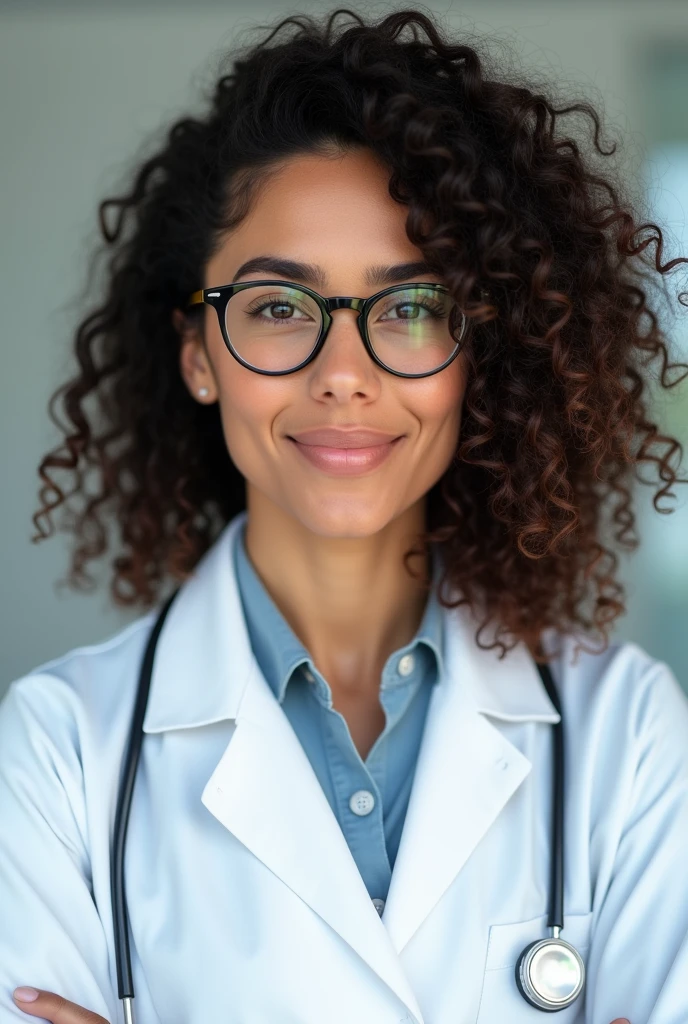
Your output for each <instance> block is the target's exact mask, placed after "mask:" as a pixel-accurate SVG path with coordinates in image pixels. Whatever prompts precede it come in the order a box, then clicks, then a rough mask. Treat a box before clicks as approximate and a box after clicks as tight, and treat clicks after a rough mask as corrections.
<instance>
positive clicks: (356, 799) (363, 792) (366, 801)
mask: <svg viewBox="0 0 688 1024" xmlns="http://www.w3.org/2000/svg"><path fill="white" fill-rule="evenodd" d="M374 806H375V797H374V796H373V794H372V793H370V792H369V791H368V790H367V789H357V790H356V792H355V793H354V794H353V795H352V797H351V799H350V800H349V807H350V808H351V810H352V811H353V812H354V814H358V815H359V816H360V817H362V816H363V815H365V814H370V812H371V811H372V809H373V807H374Z"/></svg>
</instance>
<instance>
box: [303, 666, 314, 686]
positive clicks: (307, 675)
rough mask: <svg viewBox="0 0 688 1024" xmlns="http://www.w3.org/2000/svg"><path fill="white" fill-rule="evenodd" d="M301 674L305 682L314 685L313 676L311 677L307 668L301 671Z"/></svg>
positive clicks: (311, 674)
mask: <svg viewBox="0 0 688 1024" xmlns="http://www.w3.org/2000/svg"><path fill="white" fill-rule="evenodd" d="M303 674H304V676H305V677H306V679H307V681H308V682H309V683H314V682H315V676H314V675H313V673H312V672H311V670H310V669H309V668H305V669H304V670H303Z"/></svg>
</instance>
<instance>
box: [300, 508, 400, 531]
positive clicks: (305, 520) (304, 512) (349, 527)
mask: <svg viewBox="0 0 688 1024" xmlns="http://www.w3.org/2000/svg"><path fill="white" fill-rule="evenodd" d="M400 512H401V510H400V509H396V508H395V509H392V508H390V507H389V506H387V507H385V508H382V507H381V506H380V504H379V502H374V501H373V502H370V503H368V502H363V501H361V500H360V499H359V500H355V499H351V498H349V499H346V500H344V499H341V498H340V499H338V500H328V499H327V498H320V499H319V500H317V501H313V502H310V503H309V504H308V505H307V506H306V507H304V506H302V507H300V508H298V509H297V508H292V515H293V516H294V518H295V519H298V520H299V521H300V522H301V523H302V524H303V526H304V527H305V528H306V529H307V530H310V531H311V533H315V534H317V536H319V537H331V538H335V537H339V538H342V539H345V538H346V539H358V538H361V537H372V536H374V534H376V533H379V532H380V530H383V529H384V528H385V527H386V526H387V525H388V524H389V523H390V522H391V521H392V520H393V519H396V517H397V515H399V514H400Z"/></svg>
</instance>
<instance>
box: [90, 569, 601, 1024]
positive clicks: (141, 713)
mask: <svg viewBox="0 0 688 1024" xmlns="http://www.w3.org/2000/svg"><path fill="white" fill-rule="evenodd" d="M179 590H180V588H177V590H175V591H174V593H173V594H171V595H170V597H168V598H167V600H166V601H165V602H164V604H163V605H162V608H161V610H160V612H159V614H158V618H157V620H156V622H155V624H154V626H153V629H152V630H151V633H150V636H149V637H148V642H147V644H146V650H145V652H144V656H143V659H142V662H141V669H140V673H139V682H138V690H137V694H136V703H135V705H134V713H133V716H132V722H131V731H130V734H129V742H128V745H127V752H126V755H125V760H124V768H123V771H122V778H121V782H120V789H119V793H118V797H117V807H116V811H115V827H114V837H113V844H112V873H111V887H110V888H111V898H112V909H113V928H114V938H115V960H116V964H117V991H118V995H119V998H120V999H121V1000H122V1001H123V1006H124V1020H125V1024H134V1016H133V1006H132V1002H133V999H134V982H133V979H132V970H131V955H130V949H129V918H128V914H127V901H126V893H125V887H124V849H125V843H126V837H127V825H128V823H129V810H130V808H131V800H132V795H133V792H134V783H135V780H136V769H137V766H138V762H139V756H140V754H141V746H142V743H143V735H144V733H143V720H144V717H145V714H146V706H147V704H148V693H149V690H150V682H151V675H152V672H153V660H154V658H155V648H156V644H157V641H158V636H159V635H160V630H161V629H162V627H163V623H164V621H165V618H166V617H167V613H168V612H169V610H170V607H171V605H172V602H173V601H174V599H175V597H176V596H177V594H178V593H179ZM537 668H538V671H539V673H540V676H541V678H542V682H543V684H544V686H545V689H546V690H547V693H548V695H549V697H550V699H551V701H552V704H553V705H554V707H555V708H556V710H557V711H558V713H559V716H560V720H559V721H558V722H555V723H553V747H554V750H553V754H554V781H553V787H552V860H551V865H550V891H549V908H548V918H547V927H548V928H550V929H551V930H552V937H550V938H546V939H538V940H536V941H535V942H532V943H530V945H529V946H527V947H526V948H525V949H524V950H523V952H522V953H521V955H520V957H519V960H518V962H517V964H516V971H515V976H516V983H517V985H518V988H519V991H520V992H521V994H522V995H523V997H524V999H526V1001H527V1002H529V1003H530V1004H531V1005H532V1006H535V1007H537V1008H538V1009H540V1010H544V1011H545V1012H553V1011H556V1010H563V1009H565V1007H567V1006H570V1005H571V1003H572V1002H573V1001H574V1000H575V999H577V998H578V996H579V995H580V994H581V992H582V990H583V985H584V981H585V966H584V964H583V961H582V959H581V957H580V955H579V953H578V952H577V950H576V949H575V948H574V947H573V946H571V945H570V944H569V943H568V942H565V941H563V940H562V939H560V938H559V931H560V930H561V929H563V927H564V730H563V723H562V718H561V704H560V702H559V695H558V693H557V689H556V686H555V685H554V679H553V677H552V673H551V671H550V668H549V666H548V665H543V664H540V663H538V664H537ZM548 956H549V958H550V959H549V964H548V962H547V957H548ZM562 961H563V962H564V965H565V974H566V978H567V979H568V980H567V981H566V982H565V984H564V985H563V989H564V990H565V991H563V992H559V991H558V988H559V989H561V988H562V985H561V984H558V979H559V981H560V980H561V977H562V976H561V973H559V975H557V971H559V972H561V964H562ZM543 971H544V972H547V971H549V976H548V977H545V982H544V984H543V981H542V977H539V976H538V973H539V974H540V975H542V972H543ZM555 990H557V991H555Z"/></svg>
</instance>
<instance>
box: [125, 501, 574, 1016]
mask: <svg viewBox="0 0 688 1024" xmlns="http://www.w3.org/2000/svg"><path fill="white" fill-rule="evenodd" d="M244 515H245V514H242V515H241V516H240V517H237V518H235V519H234V520H233V521H232V522H231V523H229V524H228V526H227V527H226V528H225V530H224V531H223V533H222V535H221V536H220V537H219V538H218V540H217V541H216V543H215V545H213V547H212V548H211V549H210V550H209V551H208V552H207V553H206V555H205V557H204V558H203V559H202V561H201V562H200V563H199V565H198V566H197V569H196V572H195V573H194V575H193V577H191V578H190V579H189V580H187V581H186V583H185V584H184V585H183V587H182V589H181V591H180V592H179V594H178V596H177V598H176V600H175V601H174V602H173V604H172V606H171V608H170V611H169V614H168V617H167V619H166V620H165V623H164V625H163V628H162V630H161V633H160V637H159V641H158V648H157V652H156V658H155V662H154V668H153V675H152V679H151V691H150V700H149V705H148V709H147V711H146V715H145V719H144V731H145V732H147V733H155V732H163V731H164V730H166V729H185V728H189V727H192V726H201V725H206V724H210V723H211V722H218V721H222V720H224V719H226V720H228V726H229V728H228V731H229V740H228V744H227V746H226V748H225V750H224V753H223V754H222V757H221V758H220V761H219V762H218V764H217V765H216V767H215V768H214V770H213V772H212V774H211V776H210V778H209V779H208V780H207V782H206V783H205V785H204V788H203V791H202V793H201V795H200V797H201V801H202V803H203V804H204V806H205V807H206V808H207V810H208V811H209V812H210V813H211V814H212V815H213V816H214V817H215V818H216V819H217V821H219V822H220V823H221V824H222V825H223V826H224V827H225V828H226V829H227V831H228V833H231V835H232V837H233V838H234V840H238V841H239V842H240V843H242V844H243V845H244V847H246V849H247V850H249V851H250V852H251V854H253V856H255V857H257V858H258V859H259V860H260V861H261V862H262V863H263V864H265V865H266V867H267V868H268V869H269V870H270V871H271V872H272V873H273V874H274V875H275V876H276V877H277V878H279V879H280V880H281V881H282V882H283V883H284V884H285V885H287V886H288V887H289V888H290V889H291V890H292V891H293V892H294V894H295V897H296V898H297V900H298V901H300V902H302V903H305V904H306V905H307V906H309V907H310V908H311V910H312V911H314V912H315V913H316V914H318V915H319V917H320V918H321V919H322V920H323V921H325V922H326V923H327V924H328V925H329V926H330V927H331V928H332V929H334V931H336V932H337V934H338V935H340V936H341V938H342V939H343V940H344V941H345V942H346V943H347V944H348V945H349V946H350V947H351V948H352V949H353V950H354V951H355V952H356V953H357V954H358V955H359V956H360V957H361V958H362V959H363V960H364V961H365V962H366V963H367V964H368V965H369V967H370V968H371V970H373V971H375V972H376V973H377V975H378V976H379V977H380V978H381V979H382V980H383V981H384V982H385V983H386V984H387V986H388V987H389V988H390V989H391V990H392V991H393V992H394V993H395V994H396V995H397V997H398V998H399V999H400V1000H401V1001H402V1002H403V1004H404V1005H405V1006H406V1007H407V1008H408V1010H410V1012H411V1013H412V1014H413V1015H414V1017H415V1019H416V1020H417V1021H418V1022H419V1024H423V1016H422V1012H421V1009H420V1007H419V1005H418V1002H417V998H416V995H415V993H414V991H413V988H412V986H411V984H410V981H409V978H408V976H407V974H406V971H405V970H404V967H403V963H402V959H401V957H400V953H401V951H402V949H403V948H404V946H406V945H407V944H408V943H409V941H410V940H411V939H412V937H413V935H414V934H415V933H416V931H418V929H419V928H420V926H421V924H422V923H423V921H424V920H425V919H426V918H427V917H428V915H429V914H430V913H431V911H432V909H433V907H434V906H435V905H436V904H437V903H438V901H439V900H440V899H441V898H442V896H443V894H444V893H445V892H446V891H447V889H448V888H449V886H450V885H451V884H452V882H453V880H454V879H455V878H456V875H457V874H458V872H459V871H460V870H461V868H462V867H463V865H464V864H465V863H466V861H467V859H468V858H469V857H470V855H471V853H472V852H473V850H474V849H475V848H476V846H477V845H478V843H479V842H480V840H481V838H482V837H483V835H484V834H485V833H486V831H487V830H488V829H489V828H490V826H491V825H492V823H493V822H494V820H495V819H496V818H497V816H498V815H499V813H500V812H501V810H502V809H503V807H504V806H505V805H506V804H507V802H508V801H509V799H510V798H511V796H512V794H513V793H514V792H515V790H516V789H517V788H518V786H519V785H520V784H521V782H522V781H523V780H524V779H525V777H526V776H527V775H528V773H529V772H530V770H531V768H532V765H531V762H530V761H529V760H528V758H527V757H526V756H525V755H524V754H523V753H521V751H520V750H519V749H518V747H517V746H516V745H515V744H513V743H512V742H510V740H509V739H507V737H506V736H505V735H503V733H502V732H501V731H500V729H499V727H498V726H497V725H495V724H493V723H492V722H491V721H490V718H494V719H500V720H502V721H511V722H522V721H526V720H533V721H536V722H554V721H558V720H559V716H558V714H557V712H556V710H555V709H554V708H553V706H552V705H551V703H550V702H549V698H548V697H547V694H546V692H545V690H544V688H543V687H542V683H541V681H540V678H539V675H538V674H537V670H536V668H535V666H534V664H533V663H532V661H531V660H530V658H529V656H528V655H527V653H526V652H525V651H523V650H521V649H519V648H516V649H515V650H513V651H511V652H509V654H508V655H507V656H506V657H505V658H504V659H503V660H500V659H499V657H498V654H497V653H496V652H495V651H484V650H481V649H480V648H478V647H477V645H476V643H475V639H474V626H475V623H474V622H473V621H472V617H471V616H470V615H469V614H467V613H466V611H465V609H464V608H459V609H455V610H447V609H445V610H443V615H444V617H445V618H444V624H445V654H446V658H445V661H444V669H443V671H442V673H441V676H440V678H439V679H438V681H437V683H436V684H435V686H434V687H433V693H432V696H431V700H430V705H429V707H428V713H427V719H426V724H425V731H424V735H423V741H422V744H421V749H420V752H419V756H418V761H417V765H416V769H415V774H414V782H413V787H412V791H411V797H410V801H409V806H408V810H407V813H406V818H405V824H404V829H403V831H402V836H401V842H400V846H399V851H398V854H397V858H396V861H395V866H394V871H393V873H392V880H391V885H390V888H389V892H388V894H387V901H386V904H385V908H384V914H383V917H382V919H381V918H380V917H379V916H378V913H377V911H376V909H375V907H374V906H373V903H372V901H371V899H370V896H369V894H368V891H367V889H366V887H365V884H364V882H363V879H362V877H361V875H360V872H359V871H358V868H357V866H356V862H355V861H354V858H353V856H352V854H351V851H350V850H349V847H348V846H347V843H346V840H345V838H344V835H343V833H342V830H341V828H340V827H339V823H338V821H337V819H336V817H335V815H334V814H333V812H332V809H331V808H330V805H329V803H328V802H327V798H326V797H325V794H324V792H323V790H322V787H321V786H320V784H319V782H318V779H317V776H316V775H315V772H314V771H313V768H312V766H311V764H310V762H309V761H308V758H307V756H306V754H305V752H304V750H303V748H302V747H301V744H300V743H299V741H298V738H297V736H296V734H295V732H294V730H293V729H292V728H291V726H290V724H289V721H288V719H287V718H286V716H285V714H284V711H283V709H282V708H281V706H280V705H279V703H278V701H277V699H276V698H275V695H274V693H273V692H272V690H271V689H270V687H269V685H268V683H267V682H266V680H265V679H264V677H263V676H262V674H261V672H260V669H259V667H258V665H257V662H256V660H255V658H254V657H253V655H252V653H251V649H250V644H249V640H248V635H247V630H246V626H245V623H244V619H243V614H242V610H241V606H240V598H239V593H238V589H237V586H236V580H235V577H234V573H233V571H232V561H231V558H230V554H231V544H232V542H233V538H234V534H235V531H236V530H237V529H238V528H239V527H240V524H241V522H242V521H243V518H244ZM296 794H298V798H296ZM296 905H297V906H298V904H296Z"/></svg>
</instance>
